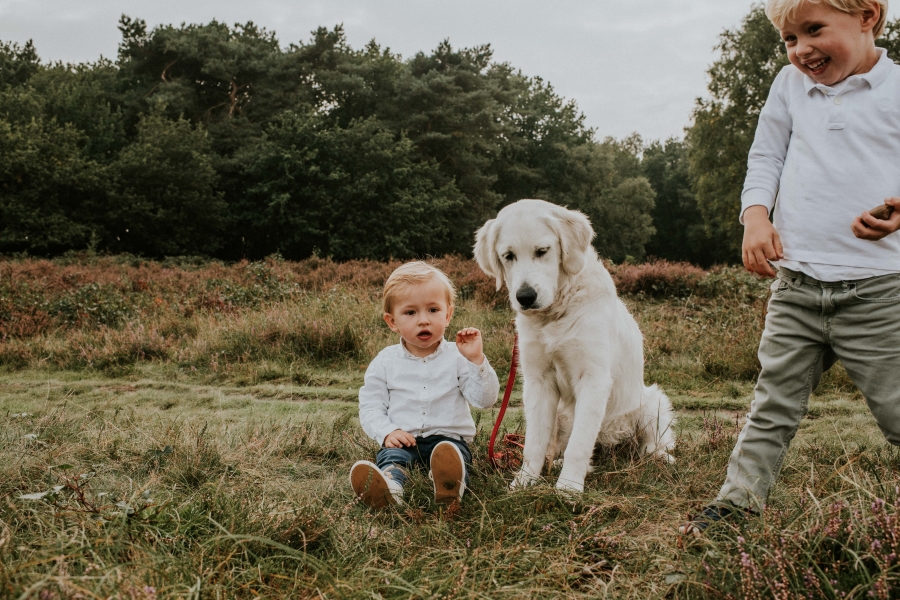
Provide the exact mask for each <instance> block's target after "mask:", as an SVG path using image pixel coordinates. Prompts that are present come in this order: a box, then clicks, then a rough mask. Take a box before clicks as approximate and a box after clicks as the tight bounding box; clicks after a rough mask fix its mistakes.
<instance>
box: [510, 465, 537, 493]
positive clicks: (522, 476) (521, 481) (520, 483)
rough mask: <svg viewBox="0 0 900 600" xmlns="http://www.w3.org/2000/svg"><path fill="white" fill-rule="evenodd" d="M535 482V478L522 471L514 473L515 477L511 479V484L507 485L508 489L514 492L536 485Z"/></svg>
mask: <svg viewBox="0 0 900 600" xmlns="http://www.w3.org/2000/svg"><path fill="white" fill-rule="evenodd" d="M537 480H538V478H537V477H535V476H534V475H532V474H531V473H529V472H527V471H525V470H524V469H523V470H521V471H519V472H518V473H516V476H515V477H513V480H512V483H510V484H509V489H511V490H515V489H522V488H526V487H528V486H529V485H534V484H535V483H537Z"/></svg>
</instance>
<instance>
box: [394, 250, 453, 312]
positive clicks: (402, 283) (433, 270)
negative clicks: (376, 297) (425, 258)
mask: <svg viewBox="0 0 900 600" xmlns="http://www.w3.org/2000/svg"><path fill="white" fill-rule="evenodd" d="M431 280H436V281H438V282H439V283H440V284H441V285H442V286H443V287H444V289H445V290H446V292H447V306H453V301H454V300H456V289H455V288H454V287H453V283H452V282H451V281H450V278H449V277H447V276H446V275H445V274H444V272H443V271H441V270H440V269H438V268H437V267H434V266H432V265H429V264H428V263H425V262H422V261H421V260H417V261H414V262H408V263H406V264H405V265H400V266H399V267H397V268H396V269H394V272H393V273H391V276H390V277H388V278H387V281H385V282H384V294H383V296H384V304H383V306H384V312H386V313H390V312H393V310H394V299H395V298H396V297H397V294H399V293H400V292H401V291H403V290H404V289H406V288H407V287H409V286H410V285H414V284H418V283H426V282H428V281H431Z"/></svg>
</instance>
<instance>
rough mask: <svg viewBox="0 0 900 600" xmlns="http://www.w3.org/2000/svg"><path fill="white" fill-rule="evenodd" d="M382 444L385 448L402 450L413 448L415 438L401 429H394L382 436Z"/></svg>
mask: <svg viewBox="0 0 900 600" xmlns="http://www.w3.org/2000/svg"><path fill="white" fill-rule="evenodd" d="M383 444H384V447H385V448H404V447H406V446H415V445H416V438H415V436H413V435H412V434H410V433H406V432H405V431H403V430H402V429H395V430H393V431H392V432H390V433H389V434H387V435H386V436H384V442H383Z"/></svg>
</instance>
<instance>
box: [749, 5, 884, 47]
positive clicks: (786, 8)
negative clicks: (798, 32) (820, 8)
mask: <svg viewBox="0 0 900 600" xmlns="http://www.w3.org/2000/svg"><path fill="white" fill-rule="evenodd" d="M806 2H809V3H810V4H824V5H826V6H830V7H831V8H833V9H835V10H839V11H841V12H843V13H847V14H850V15H858V14H861V13H862V12H863V11H864V10H865V9H866V8H868V7H870V6H871V5H873V4H877V5H878V6H880V7H881V15H880V16H879V17H878V22H877V23H875V27H874V28H873V29H872V34H873V35H874V36H875V38H876V39H877V38H879V37H881V34H882V33H884V23H885V21H887V11H888V0H769V1H768V2H767V3H766V16H767V17H769V20H770V21H772V24H773V25H774V26H775V27H777V28H778V29H784V25H785V23H787V22H788V21H791V20H793V18H794V15H795V14H796V13H797V9H798V8H800V5H801V4H804V3H806Z"/></svg>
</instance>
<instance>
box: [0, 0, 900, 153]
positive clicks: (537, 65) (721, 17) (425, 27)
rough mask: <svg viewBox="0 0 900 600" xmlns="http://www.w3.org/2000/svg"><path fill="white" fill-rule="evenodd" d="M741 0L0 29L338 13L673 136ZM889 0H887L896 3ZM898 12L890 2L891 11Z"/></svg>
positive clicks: (64, 10)
mask: <svg viewBox="0 0 900 600" xmlns="http://www.w3.org/2000/svg"><path fill="white" fill-rule="evenodd" d="M751 5H752V2H751V1H749V0H619V1H617V2H611V1H608V0H555V1H552V2H549V1H537V0H456V1H453V2H448V1H446V0H443V1H435V0H252V1H248V0H216V1H215V2H211V1H205V2H196V1H195V2H191V1H188V0H156V1H154V2H140V1H138V0H117V1H113V0H81V1H75V2H73V1H72V0H65V1H63V0H0V40H3V41H5V42H10V41H12V42H19V43H24V42H25V41H27V40H29V39H32V40H34V44H35V46H36V48H37V51H38V54H39V55H40V57H41V58H42V59H43V60H54V61H56V60H62V61H66V62H83V61H93V60H96V59H97V58H99V57H100V56H101V55H102V56H105V57H108V58H115V56H116V48H117V46H118V42H119V39H120V35H119V31H118V29H117V28H116V25H117V22H118V19H119V16H120V15H121V14H123V13H124V14H127V15H129V16H131V17H137V18H141V19H144V20H145V21H147V23H148V25H150V26H151V27H152V26H154V25H158V24H168V23H173V24H180V23H182V22H188V23H207V22H209V21H211V20H213V19H216V20H218V21H221V22H225V23H228V24H234V23H245V22H247V21H253V22H254V23H256V24H257V25H260V26H263V27H265V28H267V29H269V30H274V31H275V32H276V34H277V36H278V39H279V41H280V42H281V43H282V45H284V46H286V45H287V44H289V43H290V42H298V41H306V40H308V39H309V37H310V34H309V32H310V31H312V30H313V29H315V28H316V27H318V26H326V27H329V28H330V27H333V26H334V25H336V24H339V23H343V25H344V29H345V31H346V34H347V38H348V40H349V42H350V44H351V45H352V46H353V47H354V48H359V47H361V46H363V45H364V44H366V43H367V42H368V41H369V40H371V39H373V38H374V39H375V40H376V41H377V42H378V43H379V44H381V45H382V46H387V47H390V48H391V50H392V51H394V52H397V53H400V54H402V55H403V56H404V57H408V56H411V55H413V54H415V53H416V52H417V51H420V50H423V51H429V50H432V49H434V48H435V47H436V46H437V44H438V43H439V42H440V41H441V40H443V39H449V40H450V42H451V43H452V44H453V45H454V46H455V47H465V46H474V45H477V44H486V43H487V44H490V45H491V46H492V48H493V49H494V58H495V59H496V60H498V61H505V62H509V63H510V64H512V65H513V66H514V67H516V68H518V69H521V70H522V71H523V72H524V73H525V74H526V75H537V76H540V77H542V78H544V79H545V80H546V81H549V82H550V83H551V84H553V86H554V87H555V88H556V90H557V92H558V93H559V94H561V95H562V96H565V97H566V98H572V99H574V100H575V101H576V102H577V103H578V106H579V108H580V109H581V110H582V112H584V114H585V116H586V120H587V123H588V125H589V126H591V127H594V128H595V129H596V130H597V135H598V137H601V138H602V137H604V136H607V135H611V136H614V137H623V136H626V135H629V134H630V133H632V132H638V133H640V134H641V135H642V136H644V138H646V139H660V138H663V139H664V138H667V137H670V136H676V137H681V136H682V134H683V129H684V127H685V125H687V124H688V122H689V119H690V112H691V109H692V107H693V106H694V100H695V99H696V98H697V97H698V96H701V95H704V94H705V91H706V82H707V77H706V70H707V68H708V66H709V65H710V63H711V62H712V61H713V60H714V57H715V53H714V51H713V47H714V46H715V45H716V42H717V40H718V35H719V33H721V32H722V30H724V29H727V28H733V27H736V26H737V25H739V24H740V21H741V17H743V16H744V15H745V14H746V13H747V12H748V11H749V10H750V7H751ZM895 6H896V4H895ZM890 12H891V14H890V17H891V18H896V16H897V10H896V9H895V10H891V11H890Z"/></svg>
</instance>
